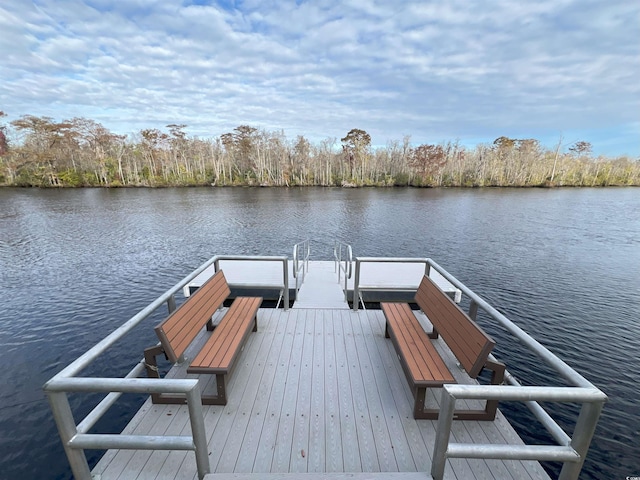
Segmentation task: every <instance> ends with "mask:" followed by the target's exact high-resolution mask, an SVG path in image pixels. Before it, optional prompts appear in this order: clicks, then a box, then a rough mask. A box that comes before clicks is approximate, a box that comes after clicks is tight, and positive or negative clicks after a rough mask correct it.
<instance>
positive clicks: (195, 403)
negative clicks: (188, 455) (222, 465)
mask: <svg viewBox="0 0 640 480" xmlns="http://www.w3.org/2000/svg"><path fill="white" fill-rule="evenodd" d="M187 406H188V408H189V420H190V421H191V436H192V437H193V443H194V446H195V453H196V465H197V466H198V478H199V479H200V480H202V479H203V478H204V476H205V475H206V474H207V473H210V472H211V466H210V465H209V452H208V450H209V449H208V447H207V434H206V433H205V430H204V416H203V415H202V400H201V397H200V387H199V386H198V385H196V386H195V387H194V388H193V389H192V390H190V391H189V392H187Z"/></svg>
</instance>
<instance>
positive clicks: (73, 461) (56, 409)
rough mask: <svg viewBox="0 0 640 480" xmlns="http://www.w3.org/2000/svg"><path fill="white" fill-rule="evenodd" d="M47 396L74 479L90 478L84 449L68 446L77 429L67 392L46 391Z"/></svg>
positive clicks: (84, 479)
mask: <svg viewBox="0 0 640 480" xmlns="http://www.w3.org/2000/svg"><path fill="white" fill-rule="evenodd" d="M47 397H48V398H49V405H51V411H52V412H53V418H54V420H55V422H56V425H57V426H58V432H59V433H60V439H61V440H62V446H63V447H64V451H65V453H66V454H67V458H68V459H69V465H70V466H71V471H72V472H73V476H74V478H75V480H91V470H89V464H88V463H87V457H86V456H85V454H84V450H81V449H77V448H71V447H70V446H69V441H70V440H71V439H72V438H73V437H74V436H75V435H76V434H77V433H78V429H77V427H76V424H75V422H74V420H73V412H71V406H70V405H69V400H68V398H67V394H66V393H64V392H47Z"/></svg>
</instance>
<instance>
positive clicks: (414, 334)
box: [381, 303, 455, 386]
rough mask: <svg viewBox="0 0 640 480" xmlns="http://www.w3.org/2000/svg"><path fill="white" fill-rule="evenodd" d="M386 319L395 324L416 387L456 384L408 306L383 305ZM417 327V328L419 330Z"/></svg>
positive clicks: (392, 328) (401, 348)
mask: <svg viewBox="0 0 640 480" xmlns="http://www.w3.org/2000/svg"><path fill="white" fill-rule="evenodd" d="M381 306H382V309H383V310H384V314H385V317H386V318H387V320H388V321H389V323H391V324H392V327H391V332H390V333H392V334H394V336H395V341H397V342H398V343H399V344H400V346H399V350H400V351H401V352H402V353H403V354H404V359H405V361H406V362H407V368H408V369H409V372H410V375H411V377H412V381H413V383H415V384H416V385H420V386H441V385H443V384H444V383H454V382H455V380H454V378H453V375H452V374H451V372H450V371H449V369H448V368H447V366H446V365H445V363H444V361H443V360H442V358H441V357H440V355H439V354H438V352H437V351H436V349H435V347H434V346H433V344H432V343H431V341H430V340H429V337H428V336H427V334H426V333H425V331H424V330H423V329H422V328H421V327H420V324H419V323H418V324H417V322H415V321H414V320H415V318H414V315H413V312H412V311H411V308H410V307H409V305H408V304H406V303H381ZM416 324H417V326H416Z"/></svg>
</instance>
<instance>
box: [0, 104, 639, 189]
mask: <svg viewBox="0 0 640 480" xmlns="http://www.w3.org/2000/svg"><path fill="white" fill-rule="evenodd" d="M3 116H5V115H4V114H3V112H0V117H3ZM185 128H186V125H177V124H172V125H167V126H166V131H162V130H159V129H145V130H141V131H140V132H138V133H137V134H135V135H132V136H124V135H116V134H114V133H112V132H110V131H109V130H108V129H107V128H105V127H104V126H103V125H101V124H99V123H97V122H95V121H93V120H89V119H85V118H73V119H71V120H65V121H62V122H57V121H55V120H54V119H52V118H49V117H36V116H32V115H25V116H23V117H21V118H19V119H18V120H15V121H13V122H10V123H8V124H2V123H0V185H4V186H37V187H95V186H100V187H162V186H196V185H216V186H233V185H253V186H312V185H322V186H347V187H360V186H416V187H488V186H495V187H539V186H608V185H640V160H639V159H630V158H627V157H619V158H606V157H601V156H600V157H593V155H592V152H591V145H590V144H589V143H588V142H585V141H580V142H576V143H574V144H572V145H570V146H568V150H567V151H566V152H565V151H563V146H562V142H559V143H558V145H557V147H556V148H553V149H547V148H544V147H543V146H541V145H540V142H539V141H537V140H535V139H513V138H508V137H500V138H497V139H496V140H495V141H494V142H493V143H492V144H481V145H478V146H476V147H475V148H466V147H463V146H460V145H459V144H458V143H457V142H444V143H440V144H423V145H418V146H414V145H412V144H411V142H410V137H405V138H404V139H402V140H397V141H391V142H389V143H388V144H387V145H386V146H385V147H378V148H373V147H372V146H371V137H370V136H369V134H368V133H367V132H365V131H364V130H359V129H353V130H351V131H349V132H348V133H347V134H346V136H345V137H344V138H342V139H340V140H339V141H338V140H337V139H326V140H323V141H321V142H319V143H317V144H312V143H311V142H309V141H308V140H307V139H306V138H305V137H304V136H298V137H296V138H295V139H294V140H289V139H287V138H286V137H285V135H284V133H283V132H269V131H265V130H261V129H256V128H253V127H250V126H247V125H241V126H239V127H237V128H235V129H234V130H233V131H232V132H229V133H225V134H223V135H221V136H220V137H216V138H207V139H203V138H197V137H189V136H187V134H186V133H185V131H184V129H185Z"/></svg>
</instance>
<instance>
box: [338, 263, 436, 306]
mask: <svg viewBox="0 0 640 480" xmlns="http://www.w3.org/2000/svg"><path fill="white" fill-rule="evenodd" d="M363 263H405V264H406V263H422V264H424V274H425V275H429V259H428V258H401V257H356V259H355V264H356V272H355V276H354V279H353V310H354V311H358V308H359V305H360V302H362V305H363V307H364V300H363V299H362V292H363V291H366V290H398V291H404V290H406V287H402V288H397V287H390V286H388V285H367V286H364V285H361V281H360V280H361V271H362V264H363ZM345 291H346V284H345Z"/></svg>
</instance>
